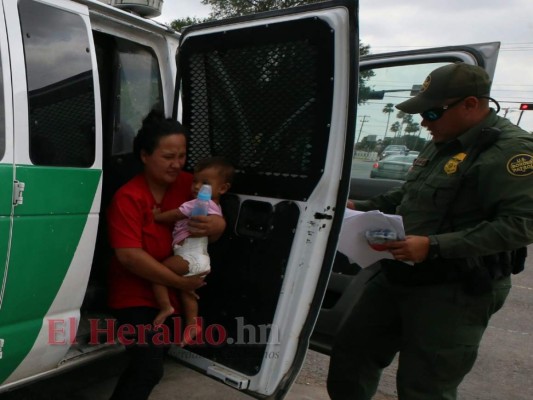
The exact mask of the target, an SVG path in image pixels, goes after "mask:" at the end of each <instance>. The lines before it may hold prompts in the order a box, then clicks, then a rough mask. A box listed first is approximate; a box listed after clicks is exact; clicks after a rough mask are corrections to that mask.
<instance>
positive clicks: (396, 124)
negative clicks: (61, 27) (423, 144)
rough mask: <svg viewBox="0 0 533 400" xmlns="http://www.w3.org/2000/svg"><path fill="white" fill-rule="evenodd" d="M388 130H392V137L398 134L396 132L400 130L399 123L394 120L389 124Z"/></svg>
mask: <svg viewBox="0 0 533 400" xmlns="http://www.w3.org/2000/svg"><path fill="white" fill-rule="evenodd" d="M390 131H391V132H394V137H396V136H397V135H398V132H399V131H400V123H399V122H398V121H396V122H395V123H393V124H392V125H391V126H390Z"/></svg>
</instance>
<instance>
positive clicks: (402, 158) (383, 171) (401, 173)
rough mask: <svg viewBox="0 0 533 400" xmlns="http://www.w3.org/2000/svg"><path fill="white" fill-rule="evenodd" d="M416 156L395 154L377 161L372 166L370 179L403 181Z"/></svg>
mask: <svg viewBox="0 0 533 400" xmlns="http://www.w3.org/2000/svg"><path fill="white" fill-rule="evenodd" d="M416 157H417V155H416V154H407V155H402V154H395V155H391V156H388V157H387V158H384V159H382V160H380V161H377V162H376V163H374V165H373V166H372V170H371V171H370V177H371V178H376V179H399V180H405V176H406V175H407V172H409V169H410V168H411V167H412V165H413V161H414V160H415V159H416Z"/></svg>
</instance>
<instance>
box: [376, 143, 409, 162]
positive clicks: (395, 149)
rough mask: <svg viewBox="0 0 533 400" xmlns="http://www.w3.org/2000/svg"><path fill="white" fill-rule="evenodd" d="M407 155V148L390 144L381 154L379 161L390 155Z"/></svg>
mask: <svg viewBox="0 0 533 400" xmlns="http://www.w3.org/2000/svg"><path fill="white" fill-rule="evenodd" d="M407 153H409V149H408V148H407V146H404V145H400V144H390V145H388V146H387V147H385V150H383V152H382V153H381V157H380V160H381V159H383V158H385V157H387V156H390V155H392V154H407Z"/></svg>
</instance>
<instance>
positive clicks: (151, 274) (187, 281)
mask: <svg viewBox="0 0 533 400" xmlns="http://www.w3.org/2000/svg"><path fill="white" fill-rule="evenodd" d="M115 254H116V256H117V259H118V261H119V262H120V263H121V264H122V265H123V266H124V268H126V269H127V270H128V271H129V272H131V273H133V274H135V275H138V276H140V277H141V278H143V279H146V280H148V281H150V282H153V283H159V284H161V285H165V286H171V287H175V288H177V289H181V290H187V291H190V290H195V289H198V288H199V287H202V286H204V285H205V282H204V278H205V275H196V276H187V277H185V276H179V275H178V273H183V270H185V271H186V272H188V264H185V267H183V266H182V268H181V267H180V268H181V270H180V269H178V267H179V265H178V264H177V263H176V265H174V266H173V267H174V268H175V269H176V270H175V271H174V268H172V266H166V264H167V261H168V260H170V259H174V261H176V260H177V259H178V258H179V257H170V258H169V259H167V260H165V261H164V263H165V265H164V264H162V263H160V262H158V261H157V260H156V259H155V258H153V257H152V256H151V255H150V254H148V253H147V252H146V251H144V250H143V249H141V248H122V249H115ZM180 259H181V258H180ZM182 263H183V260H182ZM186 272H185V273H186Z"/></svg>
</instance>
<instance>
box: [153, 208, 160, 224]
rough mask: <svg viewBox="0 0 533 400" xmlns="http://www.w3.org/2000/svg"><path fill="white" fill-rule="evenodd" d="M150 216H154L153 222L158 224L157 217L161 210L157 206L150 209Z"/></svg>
mask: <svg viewBox="0 0 533 400" xmlns="http://www.w3.org/2000/svg"><path fill="white" fill-rule="evenodd" d="M152 214H153V215H154V221H155V222H160V221H159V220H158V217H160V216H161V208H159V207H158V206H154V208H152Z"/></svg>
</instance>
